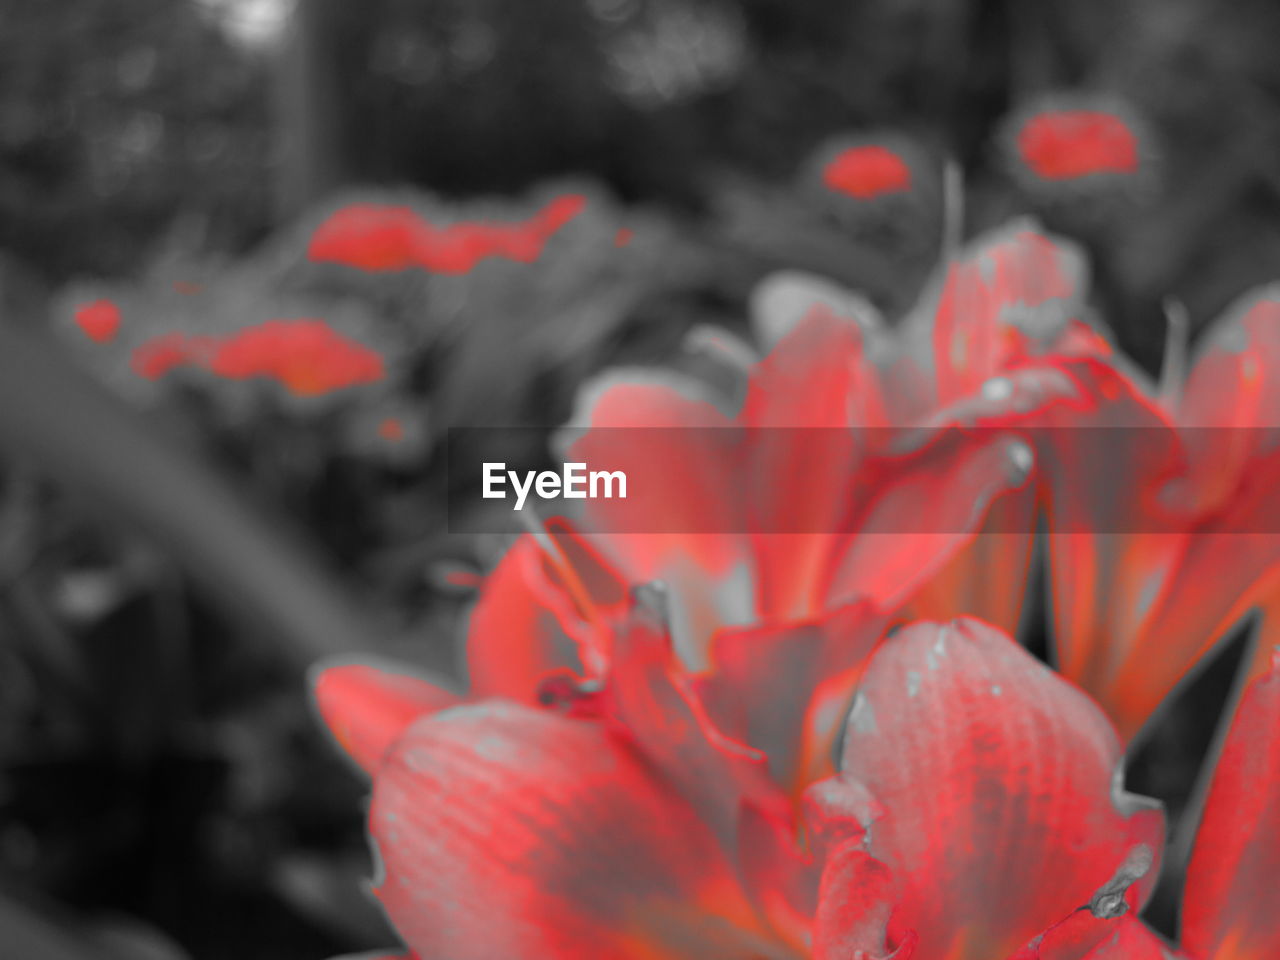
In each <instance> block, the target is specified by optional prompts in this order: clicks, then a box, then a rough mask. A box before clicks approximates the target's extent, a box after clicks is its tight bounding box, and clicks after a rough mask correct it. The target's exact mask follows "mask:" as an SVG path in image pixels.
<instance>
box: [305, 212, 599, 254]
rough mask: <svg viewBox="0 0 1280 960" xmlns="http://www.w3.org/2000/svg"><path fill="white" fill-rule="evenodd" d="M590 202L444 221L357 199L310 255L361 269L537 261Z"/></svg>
mask: <svg viewBox="0 0 1280 960" xmlns="http://www.w3.org/2000/svg"><path fill="white" fill-rule="evenodd" d="M585 205H586V198H585V197H583V196H581V195H579V194H565V195H564V196H561V197H556V198H555V199H554V200H552V201H551V202H550V203H548V204H547V205H546V206H545V207H543V208H542V209H541V210H539V211H538V212H537V213H536V214H535V215H534V216H533V217H532V218H530V219H529V220H528V221H526V222H525V223H512V224H504V223H468V222H461V223H452V224H449V225H448V226H443V227H439V226H436V225H434V224H431V223H429V222H427V221H426V220H425V219H423V218H422V217H421V216H420V215H419V214H418V213H417V212H415V211H414V210H412V209H410V208H409V207H395V206H386V205H382V204H371V203H363V204H351V205H350V206H346V207H343V208H342V209H340V210H338V211H337V212H336V213H334V214H333V215H332V216H330V217H329V218H328V219H327V220H325V222H324V223H322V224H321V225H320V226H319V227H318V228H317V229H316V232H315V234H314V235H313V236H312V238H311V244H310V247H309V249H308V253H307V255H308V256H309V257H310V258H311V259H312V260H315V261H325V262H332V263H343V264H346V265H347V266H351V267H356V268H358V269H360V270H404V269H407V268H409V267H421V268H423V269H425V270H432V271H435V272H437V273H468V272H469V271H470V270H471V269H472V268H474V267H475V265H476V264H477V263H479V262H480V261H481V260H483V259H486V258H488V257H506V258H508V259H511V260H515V261H518V262H520V263H532V262H533V261H534V260H537V259H538V257H539V256H540V255H541V254H542V248H543V247H544V246H545V245H546V242H547V240H548V239H549V238H550V237H551V235H552V234H554V233H555V232H556V231H557V230H559V229H560V228H561V227H562V226H564V225H565V224H566V223H568V222H569V221H570V220H572V219H573V218H574V217H576V216H577V215H578V214H579V213H580V212H581V211H582V209H583V207H584V206H585Z"/></svg>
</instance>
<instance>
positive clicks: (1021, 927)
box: [837, 620, 1163, 960]
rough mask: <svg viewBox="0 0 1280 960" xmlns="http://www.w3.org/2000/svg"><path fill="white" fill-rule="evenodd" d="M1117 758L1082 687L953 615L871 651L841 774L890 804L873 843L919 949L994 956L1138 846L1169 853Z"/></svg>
mask: <svg viewBox="0 0 1280 960" xmlns="http://www.w3.org/2000/svg"><path fill="white" fill-rule="evenodd" d="M1121 759H1122V750H1121V745H1120V742H1119V739H1118V738H1117V737H1116V734H1115V731H1114V729H1113V728H1112V727H1111V725H1110V723H1109V722H1108V721H1107V718H1106V716H1105V715H1104V714H1103V713H1102V712H1101V711H1100V710H1099V709H1098V708H1097V707H1096V706H1095V705H1094V704H1093V703H1092V702H1091V701H1090V700H1089V699H1088V697H1086V696H1085V695H1084V694H1083V693H1082V692H1081V691H1079V690H1078V689H1076V688H1075V687H1073V686H1072V685H1071V684H1069V683H1067V682H1065V681H1063V680H1062V679H1061V678H1059V677H1058V676H1057V675H1056V674H1054V673H1053V672H1052V671H1050V670H1049V669H1048V668H1046V667H1045V666H1044V665H1042V664H1040V663H1038V662H1037V661H1035V660H1034V659H1033V658H1032V657H1031V656H1029V655H1028V654H1027V653H1026V652H1025V651H1024V650H1023V649H1022V648H1020V647H1019V646H1018V645H1017V644H1015V643H1014V642H1013V641H1012V640H1010V639H1009V637H1007V636H1006V635H1004V634H1002V633H1000V632H999V631H996V630H994V629H992V628H991V627H988V626H986V625H984V624H982V623H979V622H978V621H974V620H958V621H955V622H954V623H952V624H950V625H947V626H940V625H936V624H917V625H914V626H911V627H907V628H905V629H904V630H902V631H901V633H899V634H897V635H895V636H893V637H891V638H890V639H889V640H887V641H886V642H885V643H884V644H883V645H882V646H881V648H880V652H879V653H877V654H876V655H875V656H874V657H873V658H872V661H871V665H870V666H869V667H868V668H867V671H866V673H865V675H864V677H863V682H862V686H861V687H860V688H859V693H858V697H857V699H856V700H855V703H854V707H853V710H852V711H851V712H850V716H849V721H848V726H847V728H846V734H845V743H844V748H843V760H842V764H843V769H842V772H841V774H840V778H839V781H837V783H839V782H842V781H843V782H851V786H854V787H857V788H859V789H865V790H867V791H869V792H870V794H871V795H872V796H873V797H874V798H875V799H876V800H877V801H878V802H879V803H880V804H882V805H883V808H884V810H885V813H884V814H883V816H882V817H881V818H880V819H879V820H877V821H876V822H875V824H874V827H873V828H872V829H871V830H870V831H869V836H870V842H869V846H868V850H869V852H870V853H871V854H872V855H873V856H875V857H876V858H877V859H880V860H883V861H885V862H886V863H888V864H889V865H890V866H891V867H892V868H893V869H894V871H895V873H896V874H898V875H899V877H900V878H901V891H900V912H899V920H900V922H901V924H902V925H903V927H904V928H909V929H914V930H915V931H916V932H917V933H918V934H919V935H920V947H919V949H918V951H917V957H918V958H923V960H935V958H938V960H942V958H945V960H990V958H992V957H996V956H1007V955H1008V954H1010V953H1013V952H1014V951H1015V950H1017V949H1018V948H1019V947H1020V946H1021V945H1022V944H1025V943H1026V942H1027V941H1028V940H1030V938H1031V937H1033V936H1035V935H1036V934H1037V933H1038V932H1040V931H1042V930H1044V929H1045V928H1046V927H1048V926H1049V925H1051V924H1053V923H1056V922H1057V921H1058V920H1059V919H1060V918H1062V917H1065V916H1066V915H1067V914H1068V913H1070V912H1071V911H1072V910H1074V909H1075V908H1077V907H1079V906H1080V905H1081V904H1083V903H1086V902H1088V901H1089V900H1090V898H1091V897H1092V896H1093V895H1094V893H1095V891H1097V890H1098V889H1099V887H1101V886H1102V885H1103V884H1105V883H1107V882H1108V881H1109V880H1110V879H1111V878H1112V877H1113V876H1114V875H1115V873H1116V870H1117V868H1118V867H1119V866H1120V865H1121V864H1122V863H1125V862H1126V861H1127V859H1128V858H1129V856H1130V855H1131V853H1132V852H1133V850H1134V849H1135V848H1137V847H1139V846H1140V845H1142V844H1145V845H1146V846H1147V847H1148V848H1150V850H1151V851H1158V850H1159V849H1160V848H1161V844H1162V839H1163V836H1162V835H1163V817H1162V815H1161V814H1160V812H1159V810H1158V809H1157V808H1156V807H1155V805H1154V804H1150V805H1147V804H1143V803H1141V802H1139V801H1138V800H1137V798H1134V797H1132V796H1130V795H1128V794H1125V793H1123V792H1122V791H1120V790H1119V789H1118V787H1117V786H1116V784H1117V783H1118V779H1117V776H1118V775H1117V771H1118V770H1119V768H1120V763H1121ZM1154 877H1155V871H1154V870H1153V871H1149V872H1148V874H1147V876H1146V878H1145V879H1144V880H1143V881H1142V882H1141V884H1138V885H1135V888H1134V890H1133V897H1134V899H1135V900H1139V901H1140V900H1141V899H1142V898H1143V897H1144V896H1145V895H1146V893H1148V892H1149V890H1150V886H1151V884H1152V883H1153V882H1154ZM1139 887H1140V888H1141V889H1139Z"/></svg>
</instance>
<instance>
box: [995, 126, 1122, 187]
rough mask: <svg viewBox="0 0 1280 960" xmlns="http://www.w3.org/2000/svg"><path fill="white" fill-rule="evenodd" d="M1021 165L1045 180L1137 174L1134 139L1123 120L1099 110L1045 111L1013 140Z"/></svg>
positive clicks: (1022, 127) (1024, 127)
mask: <svg viewBox="0 0 1280 960" xmlns="http://www.w3.org/2000/svg"><path fill="white" fill-rule="evenodd" d="M1017 143H1018V151H1019V153H1020V155H1021V157H1022V160H1023V162H1025V163H1026V164H1027V166H1029V167H1030V168H1031V169H1032V170H1033V171H1034V172H1035V173H1036V174H1037V175H1038V176H1040V177H1043V178H1045V179H1046V180H1068V179H1073V178H1075V177H1086V176H1089V175H1091V174H1097V173H1113V174H1130V173H1134V172H1136V171H1137V169H1138V160H1139V149H1138V138H1137V136H1136V134H1135V133H1134V131H1133V130H1132V129H1130V127H1129V125H1128V124H1127V123H1126V122H1125V120H1124V119H1123V118H1122V117H1119V116H1117V115H1115V114H1113V113H1105V112H1103V111H1100V110H1046V111H1044V112H1042V113H1036V114H1033V115H1032V116H1030V117H1028V118H1027V119H1026V120H1025V121H1024V122H1023V124H1022V126H1021V129H1020V130H1019V131H1018V135H1017Z"/></svg>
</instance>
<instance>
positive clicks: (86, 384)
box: [0, 322, 376, 664]
mask: <svg viewBox="0 0 1280 960" xmlns="http://www.w3.org/2000/svg"><path fill="white" fill-rule="evenodd" d="M0 448H3V449H4V450H6V451H8V452H11V453H13V454H18V455H21V456H25V457H29V458H30V459H31V461H32V462H33V463H34V464H35V465H36V466H38V467H39V468H40V469H41V470H43V471H45V472H47V473H48V474H50V475H51V476H53V477H54V478H56V479H57V480H59V481H60V482H62V483H65V484H67V485H68V486H72V487H75V488H78V490H79V491H80V492H82V493H84V494H86V495H88V496H89V497H90V498H92V500H93V501H95V502H96V503H97V504H99V505H100V506H101V507H102V508H104V509H105V510H109V511H114V512H119V513H120V514H121V515H123V517H124V518H125V519H127V520H128V521H130V522H132V523H134V524H136V525H137V526H139V527H141V528H142V529H144V530H145V531H146V532H147V533H149V534H150V535H152V536H153V537H155V538H156V540H157V541H158V542H159V543H160V544H161V546H163V547H165V548H166V549H168V550H170V551H171V552H172V554H173V556H174V557H175V558H176V559H177V561H178V562H179V563H180V564H181V565H182V566H184V567H185V568H186V569H187V570H189V571H190V572H191V574H192V575H193V576H194V577H195V578H196V579H197V580H199V581H201V582H202V583H203V584H204V585H205V586H206V587H208V588H210V589H212V590H213V591H214V592H215V593H217V594H218V595H219V596H220V597H221V599H222V600H223V602H224V609H225V610H226V611H227V612H228V613H229V614H230V615H232V616H239V617H241V618H242V619H244V620H245V621H246V622H247V623H249V624H250V625H251V626H254V627H257V628H266V630H267V631H269V633H270V634H271V635H273V636H277V637H278V638H279V640H280V643H281V644H282V645H283V647H284V648H285V649H286V650H287V651H288V653H289V655H290V656H291V657H292V658H293V659H294V660H295V661H297V662H298V663H299V664H305V663H308V662H310V661H311V660H312V659H314V658H316V657H320V656H324V655H327V654H331V653H335V652H341V651H347V650H351V649H353V648H354V647H356V646H357V645H360V644H362V643H363V642H365V641H367V640H368V639H369V638H371V637H372V636H373V635H374V634H375V632H376V630H375V628H374V627H373V626H372V625H371V624H370V623H369V622H368V621H367V620H366V619H365V618H364V617H363V616H362V615H361V614H360V613H359V612H358V611H357V610H356V609H355V608H354V607H353V606H352V604H351V603H350V602H349V600H348V599H347V598H346V597H345V596H344V591H343V589H342V588H341V585H340V584H339V583H338V582H337V580H336V578H335V577H334V576H333V575H331V574H329V573H328V572H326V571H324V570H323V569H321V567H320V565H319V564H318V563H317V562H316V560H315V559H314V558H313V557H312V556H311V555H310V554H309V553H308V552H307V550H306V549H305V548H304V547H303V546H302V545H301V544H299V543H295V542H293V541H292V540H291V539H290V538H289V537H288V536H287V535H286V533H285V531H284V530H283V529H281V528H282V524H281V523H279V522H273V521H272V520H271V519H270V518H267V517H264V516H260V515H258V514H257V513H256V512H255V511H253V510H252V509H250V508H249V506H248V505H247V504H246V503H244V502H243V501H242V499H241V498H239V497H238V496H237V495H236V494H235V492H234V491H233V490H232V488H231V487H230V486H229V484H228V483H227V482H226V481H225V480H224V479H223V478H222V477H220V476H219V475H218V474H217V473H215V472H214V471H213V470H212V469H211V468H210V467H209V466H207V465H205V464H202V463H200V462H199V461H198V460H197V459H196V458H195V457H194V456H192V455H191V454H189V453H186V452H183V451H179V450H177V449H175V448H174V447H173V446H172V445H171V444H169V443H166V442H165V441H163V440H162V439H161V438H160V437H158V436H156V435H155V433H154V432H153V431H150V430H148V428H147V425H146V423H145V421H144V420H142V419H141V418H139V417H138V416H137V415H136V414H134V413H133V412H132V411H131V410H129V409H128V408H127V407H126V406H124V405H123V404H122V403H121V402H120V401H119V400H117V399H116V398H115V397H113V396H112V395H110V394H109V393H108V392H107V391H106V390H105V389H103V388H102V387H100V386H98V384H97V383H95V382H94V381H92V380H90V379H89V378H88V377H87V376H86V375H84V374H83V373H81V372H80V371H79V370H78V369H76V368H75V367H74V366H72V365H71V364H70V363H69V362H68V361H66V360H65V359H63V357H62V356H61V355H60V354H59V353H58V351H57V348H56V347H54V346H53V345H52V344H50V343H48V342H46V341H44V340H43V339H42V338H40V337H39V336H37V335H35V334H33V333H30V332H28V331H26V330H25V329H16V328H15V326H14V325H13V324H11V323H10V324H6V323H3V322H0Z"/></svg>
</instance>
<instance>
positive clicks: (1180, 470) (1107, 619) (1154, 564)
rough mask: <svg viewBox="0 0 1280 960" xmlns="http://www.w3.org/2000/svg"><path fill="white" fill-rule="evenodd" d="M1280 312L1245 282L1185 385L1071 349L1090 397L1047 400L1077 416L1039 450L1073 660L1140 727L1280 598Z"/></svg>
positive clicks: (1072, 672) (1060, 619)
mask: <svg viewBox="0 0 1280 960" xmlns="http://www.w3.org/2000/svg"><path fill="white" fill-rule="evenodd" d="M1277 319H1280V297H1277V296H1276V293H1275V291H1274V290H1264V291H1261V292H1259V293H1255V294H1252V295H1250V296H1249V297H1246V298H1244V299H1243V300H1242V301H1241V303H1240V304H1238V305H1237V306H1235V307H1234V308H1233V309H1232V310H1230V311H1229V312H1228V314H1227V315H1226V316H1225V317H1224V318H1223V319H1222V320H1221V321H1219V323H1218V324H1217V325H1216V326H1215V329H1214V330H1213V331H1212V332H1211V333H1210V334H1209V335H1208V336H1207V337H1206V346H1205V348H1204V349H1203V351H1202V353H1201V355H1200V357H1199V359H1198V360H1197V361H1196V363H1195V365H1194V367H1193V369H1192V372H1191V376H1190V379H1189V380H1188V382H1187V384H1186V386H1185V390H1176V391H1174V390H1171V391H1167V392H1166V393H1167V394H1172V393H1179V394H1180V396H1178V397H1173V398H1171V399H1170V398H1168V397H1167V398H1166V399H1160V398H1158V397H1157V396H1156V395H1155V392H1154V391H1153V390H1149V389H1147V388H1145V387H1144V386H1143V385H1142V384H1141V383H1140V381H1135V379H1134V378H1132V377H1130V376H1129V375H1128V374H1127V373H1126V372H1124V371H1122V370H1120V369H1118V368H1117V367H1116V366H1114V365H1110V364H1104V363H1101V362H1097V361H1088V360H1082V361H1076V362H1072V363H1069V364H1064V365H1063V370H1064V372H1066V373H1068V375H1070V376H1071V377H1072V378H1073V380H1075V382H1076V384H1077V387H1076V392H1077V394H1078V396H1079V397H1080V398H1081V401H1080V402H1079V403H1076V404H1072V405H1068V406H1066V407H1063V408H1058V409H1056V411H1055V412H1053V413H1051V414H1049V415H1047V417H1046V420H1047V422H1048V423H1050V424H1051V425H1057V426H1059V427H1063V428H1068V427H1069V428H1070V429H1052V430H1049V431H1046V433H1045V437H1046V439H1047V446H1046V447H1045V448H1043V449H1042V450H1041V452H1040V459H1041V462H1042V467H1043V470H1044V472H1045V476H1046V483H1047V484H1048V492H1049V500H1050V503H1049V530H1050V537H1049V561H1050V586H1051V589H1052V594H1053V614H1054V624H1053V625H1054V635H1055V640H1056V647H1057V654H1058V663H1059V668H1060V669H1061V670H1062V671H1063V672H1064V673H1065V674H1066V675H1067V676H1069V677H1071V678H1072V679H1073V680H1075V681H1076V682H1077V683H1080V684H1081V685H1082V686H1084V687H1085V689H1087V690H1088V691H1089V692H1090V693H1091V694H1092V695H1093V696H1094V697H1095V698H1097V699H1098V701H1099V702H1100V703H1102V705H1103V706H1104V707H1105V708H1106V709H1107V711H1108V712H1109V713H1110V714H1111V716H1112V718H1113V719H1114V720H1115V722H1116V724H1117V726H1118V727H1119V728H1120V731H1121V733H1122V734H1123V735H1124V736H1125V737H1126V738H1132V737H1133V736H1135V735H1136V734H1137V733H1138V731H1139V729H1140V728H1141V727H1142V726H1143V724H1144V723H1145V722H1146V721H1147V720H1148V719H1149V718H1150V717H1151V715H1152V713H1153V712H1154V711H1155V710H1156V708H1157V707H1159V706H1160V704H1161V703H1162V702H1164V700H1165V698H1166V697H1167V696H1168V695H1169V693H1170V692H1171V691H1172V690H1173V689H1174V687H1176V686H1177V685H1178V683H1180V682H1181V681H1182V680H1183V678H1184V677H1186V676H1187V674H1188V673H1189V672H1190V671H1191V670H1192V669H1193V668H1194V667H1195V666H1196V664H1197V663H1198V662H1199V661H1200V660H1201V659H1202V658H1203V657H1204V656H1205V655H1206V654H1207V653H1208V652H1209V651H1210V650H1211V649H1212V648H1213V646H1214V645H1215V644H1216V643H1217V641H1218V640H1219V639H1220V638H1221V637H1222V636H1223V635H1224V633H1225V632H1226V631H1227V630H1228V629H1229V628H1230V627H1231V626H1232V625H1233V624H1234V623H1235V622H1236V621H1237V620H1239V618H1240V617H1241V616H1242V615H1243V614H1244V613H1245V612H1246V611H1248V610H1249V609H1250V608H1252V607H1254V606H1258V605H1263V606H1267V607H1268V608H1270V607H1271V606H1273V605H1274V604H1275V603H1276V602H1277V600H1280V594H1277V587H1278V586H1280V542H1278V541H1277V538H1276V536H1275V532H1274V521H1273V520H1272V519H1271V518H1272V517H1273V516H1274V500H1273V490H1274V488H1275V484H1276V482H1277V481H1280V449H1277V446H1276V437H1277V435H1278V434H1277V433H1276V431H1275V430H1274V429H1271V428H1277V427H1280V412H1277V411H1280V396H1277V395H1276V394H1275V389H1276V388H1275V387H1274V386H1273V384H1274V382H1275V380H1276V374H1274V373H1271V372H1270V371H1273V370H1277V369H1280V367H1277V366H1276V365H1277V362H1278V361H1280V333H1278V332H1277V331H1280V326H1277V324H1276V320H1277ZM1177 386H1179V385H1177V384H1173V385H1171V387H1177ZM1097 398H1101V402H1097ZM1274 629H1275V617H1274V616H1268V617H1267V618H1266V620H1265V622H1264V630H1265V631H1267V632H1268V635H1270V631H1274ZM1272 642H1273V641H1270V640H1264V644H1263V647H1265V649H1270V644H1271V643H1272ZM1264 667H1265V660H1261V659H1260V660H1259V661H1258V662H1257V663H1256V664H1255V666H1254V669H1255V672H1256V671H1260V670H1262V669H1263V668H1264Z"/></svg>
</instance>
